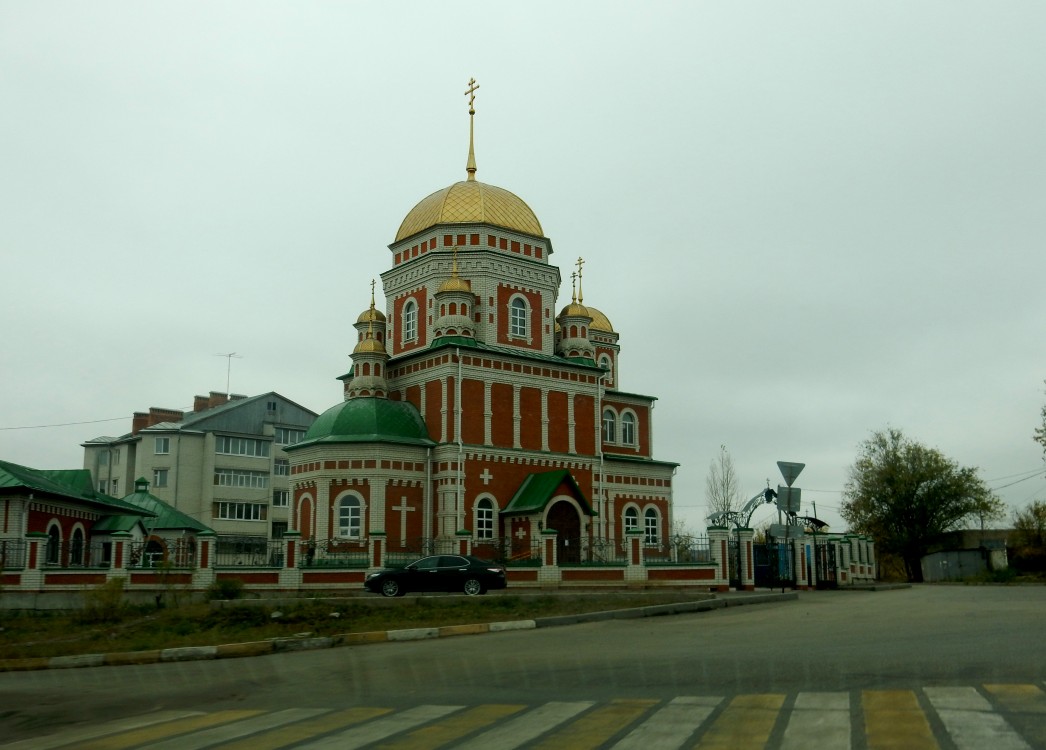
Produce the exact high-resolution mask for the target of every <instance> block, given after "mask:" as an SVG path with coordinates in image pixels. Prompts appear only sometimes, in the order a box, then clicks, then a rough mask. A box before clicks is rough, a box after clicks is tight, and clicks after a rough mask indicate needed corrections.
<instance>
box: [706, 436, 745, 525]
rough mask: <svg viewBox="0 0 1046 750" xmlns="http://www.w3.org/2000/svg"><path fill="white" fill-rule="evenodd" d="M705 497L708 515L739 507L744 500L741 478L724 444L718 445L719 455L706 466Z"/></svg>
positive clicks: (738, 508)
mask: <svg viewBox="0 0 1046 750" xmlns="http://www.w3.org/2000/svg"><path fill="white" fill-rule="evenodd" d="M705 498H706V499H707V501H708V515H712V514H713V513H725V512H727V511H734V510H740V509H741V503H742V502H743V500H744V493H743V492H742V491H741V480H740V478H739V477H738V476H737V471H736V470H735V469H734V460H733V459H732V458H731V457H730V453H729V451H727V449H726V446H725V445H720V446H719V455H718V456H717V457H716V458H715V459H714V460H713V461H712V464H711V465H710V466H709V467H708V476H707V477H705Z"/></svg>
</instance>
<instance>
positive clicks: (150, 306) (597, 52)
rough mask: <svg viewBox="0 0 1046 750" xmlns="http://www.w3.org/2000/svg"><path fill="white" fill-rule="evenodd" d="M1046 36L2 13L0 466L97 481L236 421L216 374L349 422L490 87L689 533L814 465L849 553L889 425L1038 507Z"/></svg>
mask: <svg viewBox="0 0 1046 750" xmlns="http://www.w3.org/2000/svg"><path fill="white" fill-rule="evenodd" d="M1044 39H1046V3H1042V2H977V3H974V2H962V1H959V0H944V1H941V2H889V1H883V0H877V1H876V2H838V0H830V1H826V2H790V3H778V2H743V3H742V2H717V3H704V2H696V1H695V2H685V3H668V2H644V3H609V2H581V1H574V2H569V3H565V2H535V1H534V0H528V2H525V3H523V2H518V3H512V4H508V3H475V2H469V3H464V2H439V3H435V2H413V3H394V2H386V3H363V2H359V3H348V2H345V3H334V2H200V3H193V2H177V3H175V2H99V1H98V0H93V1H92V2H90V3H82V2H11V1H10V0H0V102H2V107H3V109H2V115H0V250H2V257H3V260H4V263H3V268H4V272H3V306H2V309H3V332H4V343H5V347H4V349H5V352H4V356H3V364H2V369H0V376H2V386H3V387H2V388H0V427H3V428H4V429H2V430H0V459H4V460H8V461H14V462H16V463H22V464H26V465H29V466H34V467H38V468H71V467H77V466H80V465H81V464H82V448H80V443H81V442H82V441H84V440H86V439H88V438H91V437H95V436H98V435H119V434H122V433H125V432H127V431H129V430H130V417H131V413H132V412H134V411H136V410H138V411H140V410H146V409H148V408H149V407H150V406H162V407H172V408H184V407H189V406H190V405H191V404H192V397H193V395H194V394H196V393H206V392H207V391H210V390H217V391H224V390H225V386H226V372H227V371H226V365H227V362H228V360H226V359H224V358H222V357H218V356H216V355H217V354H219V353H229V352H236V353H238V354H240V355H242V359H234V360H232V376H231V385H232V390H233V391H234V392H237V393H244V394H247V395H256V394H258V393H263V392H267V391H270V390H275V391H277V392H279V393H281V394H283V395H284V396H286V397H288V398H290V399H292V400H294V401H296V402H298V403H300V404H302V405H303V406H306V407H308V408H310V409H313V410H314V411H317V412H322V411H323V410H325V409H326V408H328V407H330V406H332V405H334V404H335V403H337V402H338V401H339V400H340V398H341V384H340V383H339V382H338V381H337V380H335V378H336V377H337V376H338V375H341V374H342V373H344V372H345V371H346V370H347V369H348V367H349V357H348V355H349V353H350V352H351V350H352V346H353V344H354V336H355V332H354V330H353V329H352V326H351V324H352V323H353V321H355V319H356V316H357V315H358V314H359V313H360V312H361V311H362V310H363V309H365V308H366V306H367V304H368V303H369V292H370V286H369V284H370V280H371V279H372V278H377V277H378V276H379V274H380V273H381V272H382V271H384V270H386V269H387V268H388V267H389V265H390V257H389V252H388V249H387V245H388V244H389V243H390V242H391V241H392V239H393V238H394V236H395V232H396V230H397V228H398V227H399V223H400V221H401V220H402V218H403V217H404V216H405V215H406V213H407V212H408V211H409V210H410V209H411V208H412V207H413V206H414V204H415V203H417V201H419V200H420V199H421V198H423V197H425V196H426V195H428V194H429V193H431V192H432V191H434V190H437V189H439V188H442V187H444V186H446V185H449V184H451V183H452V182H456V181H457V180H460V179H463V178H464V176H465V172H464V167H465V157H466V151H467V139H468V116H467V100H466V97H465V96H463V92H464V90H465V84H466V82H467V81H468V79H469V78H470V77H471V76H475V78H476V79H477V81H478V82H479V84H480V86H481V89H480V90H479V91H478V92H477V98H476V110H477V115H476V155H477V161H478V165H479V172H478V175H477V177H478V178H479V179H480V180H482V181H484V182H487V183H490V184H494V185H498V186H500V187H503V188H506V189H508V190H511V191H512V192H514V193H516V194H517V195H519V196H520V197H521V198H523V200H525V201H527V203H528V204H529V205H530V206H531V208H533V209H534V211H535V213H536V214H537V216H538V218H539V219H540V220H541V222H542V226H543V227H544V230H545V233H546V234H547V235H548V236H549V237H550V238H551V240H552V243H553V247H554V250H555V253H554V255H553V256H552V260H553V262H555V263H557V264H558V265H559V266H560V267H561V268H562V269H563V275H564V278H565V279H566V280H567V283H566V284H565V285H564V287H563V289H562V290H561V296H560V300H559V304H558V306H560V307H561V306H562V305H563V304H566V303H567V302H569V298H570V286H569V278H570V277H569V274H570V271H571V265H572V263H573V262H574V260H575V259H576V258H577V257H578V256H579V255H580V256H584V258H585V259H586V261H587V263H586V265H585V278H584V293H585V302H586V303H588V304H591V305H593V306H595V307H598V308H599V309H600V310H602V311H603V312H604V313H606V315H607V316H608V317H609V318H610V320H611V322H612V323H613V325H614V327H615V329H616V330H618V331H619V332H620V334H621V346H622V364H621V387H622V388H623V389H624V390H627V391H632V392H638V393H646V394H651V395H655V396H657V397H658V398H659V401H658V402H657V408H656V410H655V428H656V433H655V450H656V454H657V456H658V457H659V458H662V459H665V460H670V461H677V462H679V463H680V464H681V466H680V468H679V471H678V474H677V484H676V506H677V517H678V518H680V519H681V520H683V521H684V522H685V523H687V524H688V525H689V526H690V527H691V528H693V529H699V528H703V526H704V520H703V518H704V514H705V508H704V504H705V490H704V482H705V476H706V474H707V471H708V466H709V463H710V462H711V461H712V459H713V458H715V456H716V453H717V451H718V448H719V446H720V444H725V445H726V446H727V449H728V450H729V451H730V453H731V454H732V456H733V458H734V460H735V463H736V465H737V469H738V471H739V473H740V475H741V478H742V480H743V484H744V487H745V488H746V489H745V493H746V496H751V495H754V494H755V493H756V492H758V491H759V490H760V489H761V488H762V487H764V486H765V484H766V480H767V479H770V481H771V483H772V484H773V485H775V486H776V484H777V483H778V482H779V481H780V477H779V475H778V473H777V468H776V465H775V462H776V461H778V460H787V461H800V462H805V463H806V464H807V468H806V470H805V471H804V472H803V474H802V475H801V477H800V478H799V481H798V482H797V485H799V486H801V487H802V488H803V490H804V510H812V507H811V501H812V502H816V503H817V510H818V514H819V515H820V516H822V517H823V518H825V519H826V520H829V521H831V522H832V525H833V529H834V530H837V531H841V530H843V525H842V523H841V522H840V520H839V516H838V514H837V509H838V507H839V505H840V503H841V495H840V493H841V490H842V489H843V486H844V483H845V480H846V472H847V467H848V466H849V465H850V464H851V463H852V462H853V459H854V457H855V455H856V451H857V447H858V444H859V443H860V442H861V441H862V440H864V439H865V438H867V437H868V436H869V434H870V433H871V431H873V430H877V429H882V428H885V427H887V426H892V427H898V428H901V429H902V430H904V431H905V432H906V433H907V434H908V435H909V436H910V437H912V438H914V439H916V440H919V441H921V442H923V443H925V444H927V445H931V446H934V447H937V448H939V449H940V450H941V451H943V452H944V453H945V454H946V455H947V456H949V457H951V458H953V459H955V460H956V461H958V462H960V463H961V464H963V465H967V466H977V467H980V469H981V476H982V478H984V479H986V480H988V483H989V485H990V486H992V487H995V488H999V490H998V492H999V495H1000V496H1001V497H1003V498H1004V499H1005V500H1006V501H1007V502H1008V503H1010V504H1011V505H1012V506H1014V507H1023V506H1024V505H1025V504H1027V503H1028V502H1030V501H1031V500H1034V499H1040V500H1041V499H1046V479H1044V478H1043V462H1042V451H1041V450H1040V449H1039V446H1037V445H1036V444H1035V443H1034V442H1032V440H1031V435H1032V431H1033V429H1034V428H1035V427H1036V425H1038V424H1041V420H1040V417H1039V412H1040V409H1041V408H1042V405H1043V402H1044V399H1046V395H1044V393H1043V379H1044V378H1046V346H1044V337H1043V333H1044V327H1046V326H1044V324H1046V295H1044V294H1043V283H1044V280H1046V273H1044V272H1046V252H1044V251H1043V247H1042V246H1043V239H1044V238H1046V44H1044V41H1043V40H1044ZM113 419H115V421H102V420H113ZM76 422H80V423H84V422H95V423H93V424H76V425H71V426H64V427H37V426H41V425H58V424H66V423H76ZM19 427H26V428H29V427H34V429H10V428H19ZM1028 476H1031V478H1030V479H1024V478H1025V477H1028ZM1022 479H1023V481H1020V480H1022ZM1007 485H1008V486H1007ZM762 510H763V512H762V513H761V514H757V516H756V517H755V518H754V519H753V520H754V521H755V522H759V521H760V520H762V519H763V517H765V516H767V515H768V514H769V512H770V509H769V508H764V509H762Z"/></svg>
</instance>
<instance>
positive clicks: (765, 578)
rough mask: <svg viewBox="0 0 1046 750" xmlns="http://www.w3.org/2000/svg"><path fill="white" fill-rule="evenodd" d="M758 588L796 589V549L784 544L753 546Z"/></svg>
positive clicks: (766, 543) (768, 543)
mask: <svg viewBox="0 0 1046 750" xmlns="http://www.w3.org/2000/svg"><path fill="white" fill-rule="evenodd" d="M752 556H753V558H754V559H753V568H754V569H755V570H754V571H753V572H754V573H755V585H756V588H771V589H772V588H777V587H782V588H783V587H788V588H795V547H794V545H791V544H785V543H783V542H764V543H763V544H754V545H752Z"/></svg>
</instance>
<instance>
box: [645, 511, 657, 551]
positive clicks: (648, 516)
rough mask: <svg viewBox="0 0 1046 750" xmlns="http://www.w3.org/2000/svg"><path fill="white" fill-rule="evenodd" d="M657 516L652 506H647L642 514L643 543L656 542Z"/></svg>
mask: <svg viewBox="0 0 1046 750" xmlns="http://www.w3.org/2000/svg"><path fill="white" fill-rule="evenodd" d="M659 525H660V524H658V518H657V511H656V510H654V509H653V508H647V509H646V513H644V514H643V543H644V544H657V543H658V540H659V539H660V534H658V527H659Z"/></svg>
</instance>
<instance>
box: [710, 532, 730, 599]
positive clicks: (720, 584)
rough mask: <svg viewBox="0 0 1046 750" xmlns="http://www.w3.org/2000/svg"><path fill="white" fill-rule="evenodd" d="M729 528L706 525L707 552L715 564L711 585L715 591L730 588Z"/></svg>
mask: <svg viewBox="0 0 1046 750" xmlns="http://www.w3.org/2000/svg"><path fill="white" fill-rule="evenodd" d="M729 544H730V530H729V529H727V528H726V527H725V526H709V527H708V552H709V554H710V555H711V557H712V562H714V563H715V566H716V574H715V580H713V581H712V587H713V588H715V589H716V590H717V591H726V590H728V589H729V588H730V570H729V566H730V550H729V547H728V545H729Z"/></svg>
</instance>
